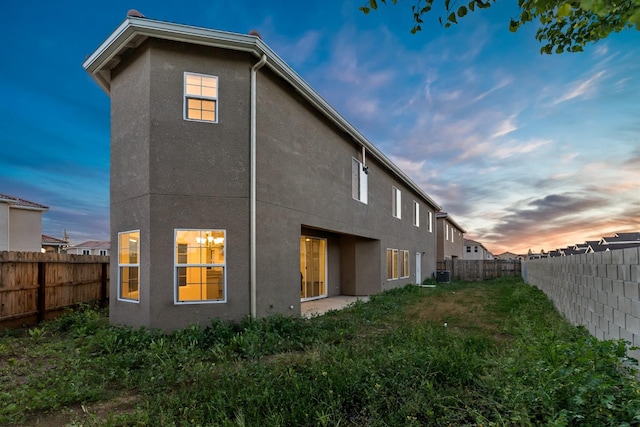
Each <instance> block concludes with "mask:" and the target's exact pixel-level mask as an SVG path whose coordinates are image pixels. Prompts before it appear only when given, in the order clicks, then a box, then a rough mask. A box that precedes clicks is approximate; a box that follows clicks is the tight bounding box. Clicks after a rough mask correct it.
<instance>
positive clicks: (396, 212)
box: [391, 187, 402, 219]
mask: <svg viewBox="0 0 640 427" xmlns="http://www.w3.org/2000/svg"><path fill="white" fill-rule="evenodd" d="M391 188H392V200H391V203H392V211H391V214H392V215H393V217H394V218H398V219H401V218H402V193H401V192H400V190H398V189H397V188H396V187H391Z"/></svg>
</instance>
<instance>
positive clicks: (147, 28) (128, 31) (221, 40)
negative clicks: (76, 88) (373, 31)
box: [82, 17, 442, 211]
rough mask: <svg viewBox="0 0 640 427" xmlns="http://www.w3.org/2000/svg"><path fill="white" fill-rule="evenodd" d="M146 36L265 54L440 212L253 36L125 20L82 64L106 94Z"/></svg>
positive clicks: (272, 65)
mask: <svg viewBox="0 0 640 427" xmlns="http://www.w3.org/2000/svg"><path fill="white" fill-rule="evenodd" d="M147 37H155V38H160V39H164V40H173V41H179V42H185V43H193V44H199V45H205V46H212V47H219V48H224V49H232V50H236V51H243V52H249V53H252V54H253V55H255V56H256V57H257V58H260V57H262V55H266V57H267V64H266V66H268V67H269V68H270V69H271V70H272V71H273V72H275V73H276V74H277V75H279V76H280V77H281V78H283V79H284V80H285V81H287V82H288V83H289V84H291V86H292V87H293V88H294V89H295V90H296V91H297V92H298V93H300V94H301V95H302V96H303V97H304V98H305V99H306V100H307V101H309V102H310V103H311V105H313V106H314V107H315V108H316V109H318V111H320V112H321V113H322V114H324V115H325V116H326V117H327V118H329V119H330V120H331V121H332V122H333V123H334V124H335V125H336V126H337V127H338V128H340V129H342V130H343V131H344V132H345V133H347V134H348V135H350V136H351V137H352V138H353V140H354V141H355V142H356V143H358V144H360V145H362V146H364V147H365V148H366V149H367V150H368V151H369V152H370V155H371V156H372V157H373V158H374V159H375V160H377V161H378V162H380V163H381V164H382V165H384V166H385V167H386V168H388V169H389V170H390V171H391V172H392V173H393V174H394V175H396V176H397V177H398V178H399V179H400V180H402V181H404V183H405V184H406V185H407V186H408V187H409V188H411V189H412V190H413V191H415V192H416V193H417V194H418V195H419V196H421V197H422V198H423V199H424V200H426V201H427V202H428V203H429V204H430V205H431V206H432V207H433V208H434V209H435V210H436V211H439V210H441V209H442V207H441V206H440V205H438V204H437V203H436V202H435V201H434V200H433V199H432V198H431V197H430V196H429V195H428V194H427V193H426V192H425V191H424V190H423V189H422V188H420V187H419V186H418V185H417V184H416V183H414V182H413V181H412V180H411V179H410V178H409V177H408V176H407V175H406V174H405V173H404V172H403V171H402V170H400V168H398V167H397V166H396V165H395V164H394V163H393V162H391V160H389V159H388V158H387V157H386V156H385V155H384V154H383V153H382V152H381V151H380V150H379V149H378V148H377V147H375V146H374V145H373V144H372V143H371V142H370V141H369V140H368V139H367V138H365V137H364V135H362V134H361V133H360V132H359V131H358V130H357V129H356V128H355V127H353V126H352V125H351V123H349V122H348V121H347V120H346V119H345V118H344V117H342V115H340V113H338V112H337V111H336V110H335V109H334V108H333V107H332V106H331V105H329V103H328V102H327V101H325V100H324V99H323V98H322V97H321V96H320V95H319V94H318V93H317V92H316V91H315V90H314V89H313V88H312V87H311V86H310V85H309V84H308V83H307V82H305V81H304V79H302V77H300V76H299V75H298V74H297V73H296V72H295V71H294V70H293V69H292V68H291V67H290V66H289V65H287V64H286V63H285V62H284V61H283V60H282V59H281V58H280V57H279V56H278V55H277V54H276V53H275V52H274V51H273V50H272V49H271V48H270V47H269V46H267V44H266V43H264V42H263V41H262V40H261V39H259V38H258V37H256V36H253V35H245V34H237V33H229V32H225V31H219V30H212V29H206V28H200V27H193V26H189V25H183V24H174V23H170V22H163V21H155V20H152V19H147V18H134V17H128V18H127V19H125V20H124V21H123V22H122V23H121V24H120V25H119V26H118V28H116V29H115V31H114V32H113V33H112V34H111V35H110V36H109V37H108V38H107V39H106V40H105V41H104V42H103V43H102V44H101V45H100V46H99V47H98V48H97V49H96V51H95V52H93V53H92V54H91V55H90V56H89V57H88V58H87V59H86V60H85V61H84V63H83V64H82V66H83V67H84V69H85V70H86V71H87V72H88V73H89V74H91V76H92V77H93V78H94V80H96V82H97V83H98V84H99V85H100V87H102V88H103V89H104V90H105V91H106V92H107V93H109V90H110V84H111V78H110V74H111V73H110V71H111V68H113V67H114V66H115V65H116V64H117V63H118V62H119V59H118V56H119V55H120V54H122V53H123V52H124V51H126V50H127V49H130V48H135V47H137V46H139V45H140V43H142V41H144V40H145V39H146V38H147Z"/></svg>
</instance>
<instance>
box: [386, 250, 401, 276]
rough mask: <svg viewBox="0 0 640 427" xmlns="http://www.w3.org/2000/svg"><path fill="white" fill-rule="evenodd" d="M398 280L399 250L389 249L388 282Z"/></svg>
mask: <svg viewBox="0 0 640 427" xmlns="http://www.w3.org/2000/svg"><path fill="white" fill-rule="evenodd" d="M397 278H398V250H397V249H387V280H394V279H397Z"/></svg>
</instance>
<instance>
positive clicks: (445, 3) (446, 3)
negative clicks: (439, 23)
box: [444, 0, 451, 12]
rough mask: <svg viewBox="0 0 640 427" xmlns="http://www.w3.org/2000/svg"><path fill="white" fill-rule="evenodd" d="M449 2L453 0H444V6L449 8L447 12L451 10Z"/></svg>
mask: <svg viewBox="0 0 640 427" xmlns="http://www.w3.org/2000/svg"><path fill="white" fill-rule="evenodd" d="M449 3H451V0H444V8H445V9H446V10H447V12H448V11H449Z"/></svg>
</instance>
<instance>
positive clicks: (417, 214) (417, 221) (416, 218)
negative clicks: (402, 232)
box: [413, 200, 420, 227]
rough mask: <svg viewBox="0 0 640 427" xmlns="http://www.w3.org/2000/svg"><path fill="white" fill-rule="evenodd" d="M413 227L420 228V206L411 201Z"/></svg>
mask: <svg viewBox="0 0 640 427" xmlns="http://www.w3.org/2000/svg"><path fill="white" fill-rule="evenodd" d="M413 225H415V226H416V227H420V204H419V203H418V202H416V201H415V200H414V201H413Z"/></svg>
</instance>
